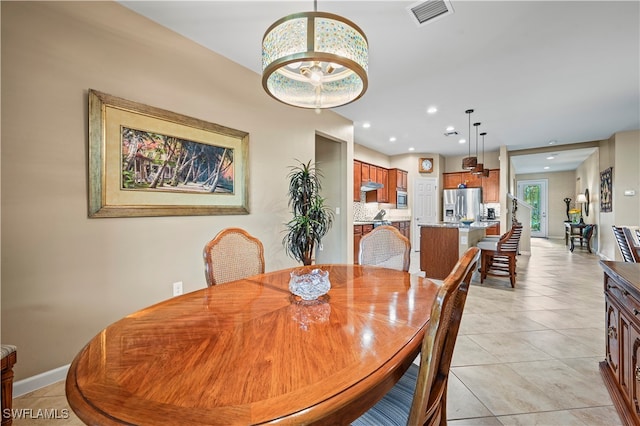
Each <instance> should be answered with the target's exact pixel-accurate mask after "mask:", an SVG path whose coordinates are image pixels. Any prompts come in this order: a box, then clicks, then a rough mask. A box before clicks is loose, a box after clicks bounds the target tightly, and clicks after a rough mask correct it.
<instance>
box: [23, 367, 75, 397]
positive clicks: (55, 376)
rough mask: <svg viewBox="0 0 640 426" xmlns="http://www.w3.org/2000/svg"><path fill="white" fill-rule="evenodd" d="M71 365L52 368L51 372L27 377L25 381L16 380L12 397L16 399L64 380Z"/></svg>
mask: <svg viewBox="0 0 640 426" xmlns="http://www.w3.org/2000/svg"><path fill="white" fill-rule="evenodd" d="M70 365H71V364H67V365H63V366H62V367H58V368H54V369H53V370H49V371H45V372H44V373H40V374H36V375H35V376H31V377H27V378H26V379H22V380H18V381H17V382H14V383H13V397H14V398H17V397H19V396H22V395H24V394H27V393H29V392H33V391H34V390H38V389H40V388H43V387H45V386H49V385H52V384H54V383H55V382H59V381H60V380H64V379H66V377H67V372H68V371H69V367H70Z"/></svg>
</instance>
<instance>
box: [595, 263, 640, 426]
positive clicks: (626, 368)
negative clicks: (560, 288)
mask: <svg viewBox="0 0 640 426" xmlns="http://www.w3.org/2000/svg"><path fill="white" fill-rule="evenodd" d="M600 265H601V266H602V269H603V270H604V294H605V310H606V315H605V320H606V324H605V325H606V327H607V336H606V338H607V340H606V348H605V360H604V361H602V362H601V363H600V373H601V375H602V378H603V380H604V384H605V385H606V387H607V390H608V391H609V395H611V400H612V401H613V404H614V406H615V407H616V410H617V411H618V414H619V415H620V419H621V420H622V423H623V424H625V425H640V406H639V400H640V358H639V357H640V318H639V316H640V264H637V263H627V262H612V261H601V262H600Z"/></svg>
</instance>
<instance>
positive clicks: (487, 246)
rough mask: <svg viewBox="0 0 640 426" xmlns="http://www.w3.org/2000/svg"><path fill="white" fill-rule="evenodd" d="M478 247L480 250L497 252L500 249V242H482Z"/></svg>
mask: <svg viewBox="0 0 640 426" xmlns="http://www.w3.org/2000/svg"><path fill="white" fill-rule="evenodd" d="M476 246H477V247H478V248H479V249H480V250H494V251H495V250H497V249H498V240H494V241H490V240H489V241H488V240H482V241H480V242H479V243H478V244H476Z"/></svg>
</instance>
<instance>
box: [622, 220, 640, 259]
mask: <svg viewBox="0 0 640 426" xmlns="http://www.w3.org/2000/svg"><path fill="white" fill-rule="evenodd" d="M622 232H623V233H624V237H625V239H626V240H627V244H628V245H629V250H631V256H633V260H634V262H635V263H640V244H638V243H636V240H635V239H634V238H633V233H632V232H631V229H629V228H627V227H626V226H623V227H622Z"/></svg>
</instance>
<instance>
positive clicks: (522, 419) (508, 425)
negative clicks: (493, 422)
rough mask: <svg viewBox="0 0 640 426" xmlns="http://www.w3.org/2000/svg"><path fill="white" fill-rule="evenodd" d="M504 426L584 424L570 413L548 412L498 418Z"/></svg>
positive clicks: (569, 425)
mask: <svg viewBox="0 0 640 426" xmlns="http://www.w3.org/2000/svg"><path fill="white" fill-rule="evenodd" d="M498 420H499V421H500V423H502V424H503V425H505V426H544V425H548V426H584V425H585V424H586V423H584V422H583V421H582V419H580V418H578V417H576V415H575V414H574V413H573V412H571V411H566V410H561V411H548V412H543V413H528V414H519V415H515V416H501V417H499V418H498Z"/></svg>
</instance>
